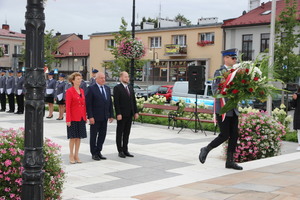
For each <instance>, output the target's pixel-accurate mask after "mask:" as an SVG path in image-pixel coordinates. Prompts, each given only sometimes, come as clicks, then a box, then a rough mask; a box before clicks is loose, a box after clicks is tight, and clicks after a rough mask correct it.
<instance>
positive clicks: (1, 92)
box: [0, 69, 6, 112]
mask: <svg viewBox="0 0 300 200" xmlns="http://www.w3.org/2000/svg"><path fill="white" fill-rule="evenodd" d="M5 75H6V71H5V70H4V69H2V70H1V76H0V104H1V110H0V112H5V110H6V94H5V91H6V76H5Z"/></svg>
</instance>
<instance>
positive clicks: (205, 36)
mask: <svg viewBox="0 0 300 200" xmlns="http://www.w3.org/2000/svg"><path fill="white" fill-rule="evenodd" d="M199 41H201V42H203V41H209V42H214V41H215V33H200V40H199ZM212 44H213V43H212Z"/></svg>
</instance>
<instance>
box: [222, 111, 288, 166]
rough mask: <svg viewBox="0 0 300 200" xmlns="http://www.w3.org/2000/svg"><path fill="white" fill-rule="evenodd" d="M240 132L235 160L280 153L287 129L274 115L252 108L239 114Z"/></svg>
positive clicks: (239, 160)
mask: <svg viewBox="0 0 300 200" xmlns="http://www.w3.org/2000/svg"><path fill="white" fill-rule="evenodd" d="M239 134H240V136H239V140H238V144H237V147H236V154H235V161H236V162H245V161H250V160H256V159H261V158H267V157H273V156H276V155H278V154H279V153H280V149H281V141H282V140H281V137H282V136H283V135H285V134H286V131H285V126H284V125H282V124H281V123H280V122H279V121H277V120H276V119H274V118H273V117H272V116H269V115H268V114H267V113H265V112H259V111H257V110H253V109H251V112H249V113H242V114H240V116H239ZM225 149H227V147H225Z"/></svg>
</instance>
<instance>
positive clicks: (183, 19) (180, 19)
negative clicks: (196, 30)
mask: <svg viewBox="0 0 300 200" xmlns="http://www.w3.org/2000/svg"><path fill="white" fill-rule="evenodd" d="M175 20H176V21H178V22H183V23H185V24H186V25H191V24H192V22H191V21H190V20H188V19H187V18H186V17H185V16H184V15H181V14H180V13H178V15H176V16H175Z"/></svg>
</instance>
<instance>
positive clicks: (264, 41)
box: [260, 33, 270, 52]
mask: <svg viewBox="0 0 300 200" xmlns="http://www.w3.org/2000/svg"><path fill="white" fill-rule="evenodd" d="M260 38H261V39H260V52H264V51H265V50H266V49H268V48H269V41H270V33H263V34H261V37H260Z"/></svg>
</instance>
